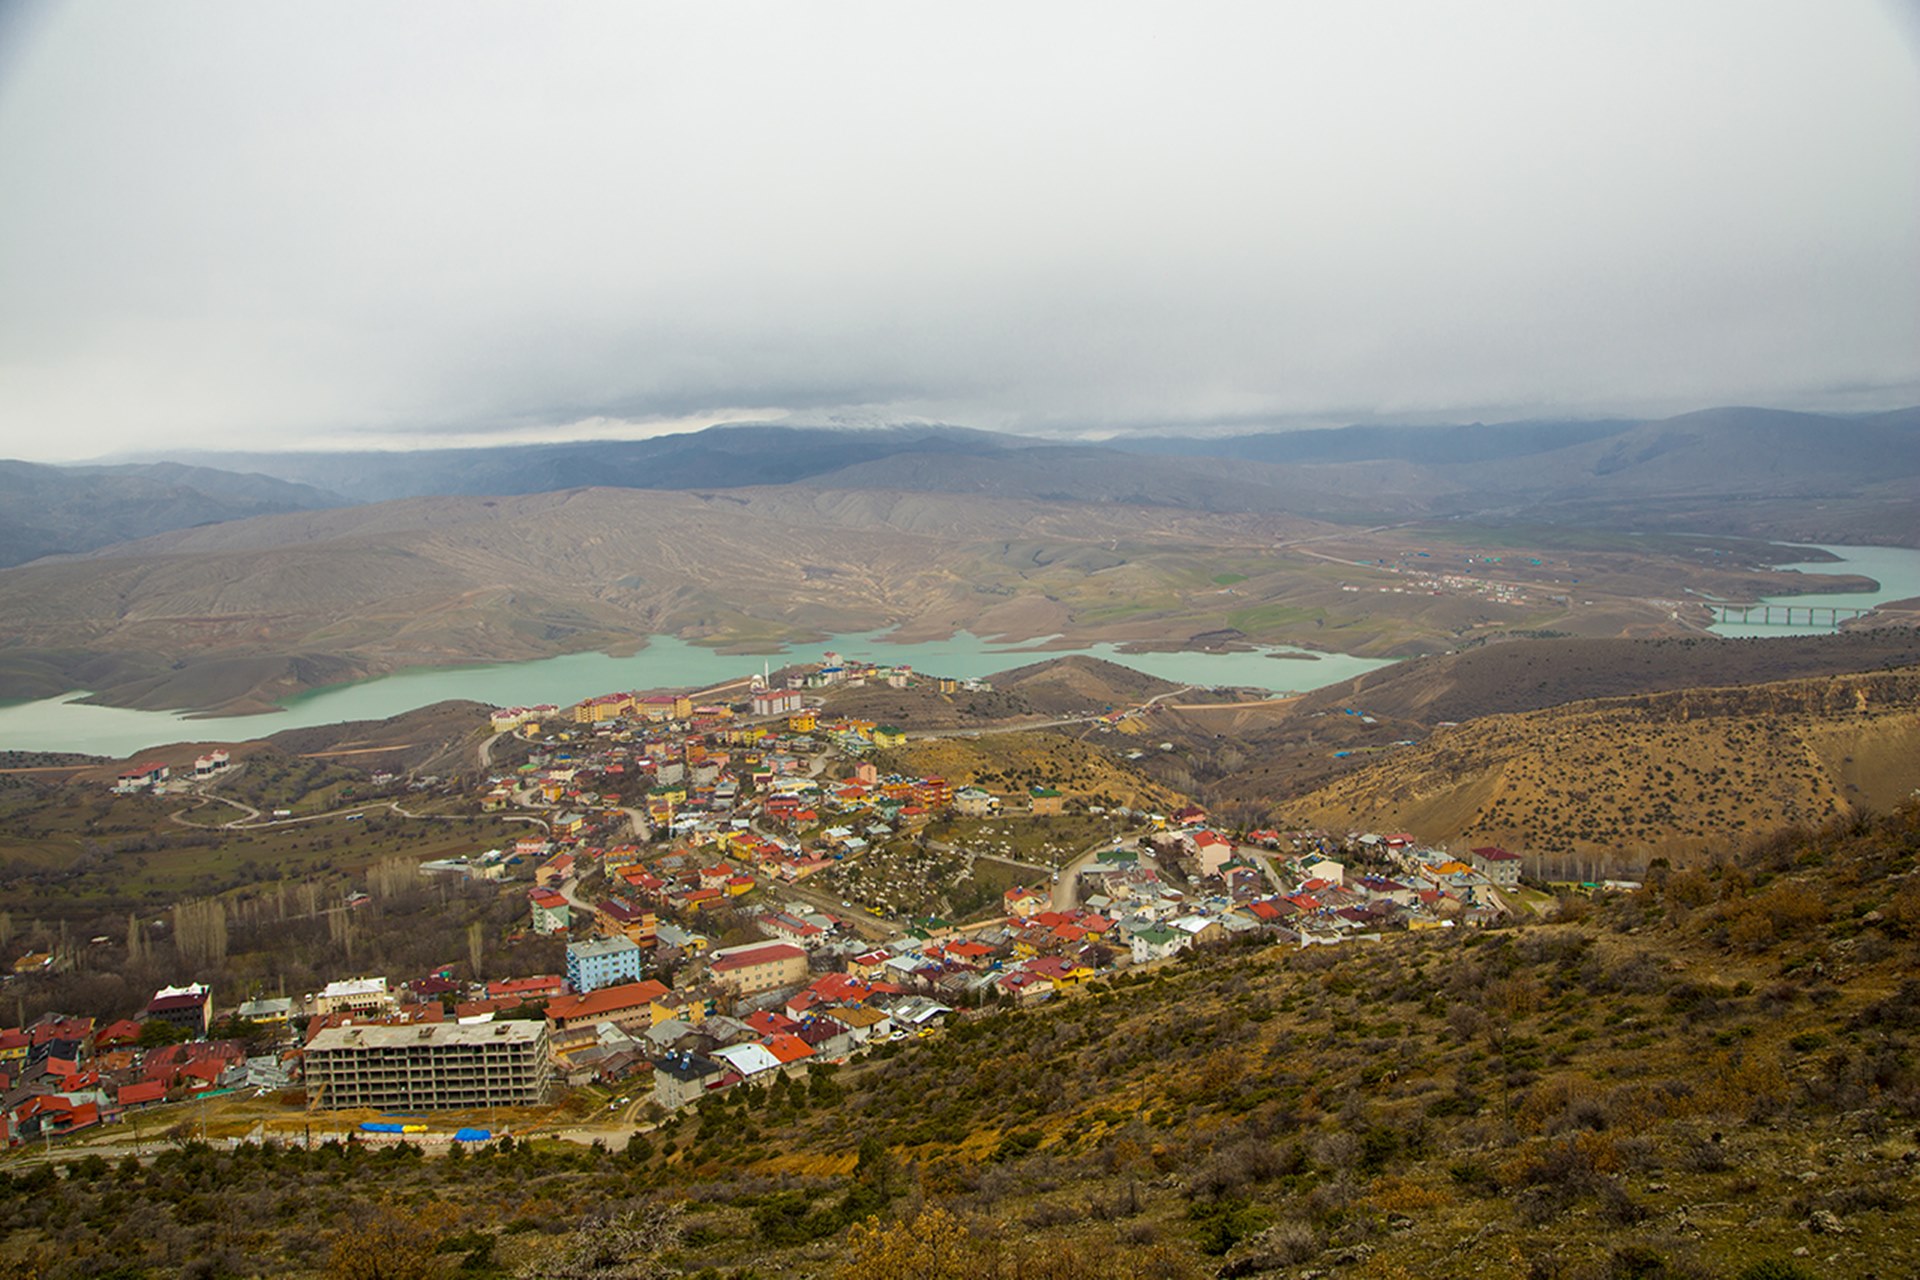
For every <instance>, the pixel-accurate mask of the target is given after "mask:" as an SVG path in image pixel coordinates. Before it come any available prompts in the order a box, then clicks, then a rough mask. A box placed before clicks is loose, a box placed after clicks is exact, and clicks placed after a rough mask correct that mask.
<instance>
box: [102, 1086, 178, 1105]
mask: <svg viewBox="0 0 1920 1280" xmlns="http://www.w3.org/2000/svg"><path fill="white" fill-rule="evenodd" d="M114 1097H115V1100H116V1101H117V1102H119V1104H120V1105H121V1106H123V1107H137V1106H140V1105H142V1104H144V1103H148V1102H165V1101H166V1099H167V1086H166V1082H165V1081H162V1080H142V1081H141V1082H140V1083H138V1084H123V1085H121V1086H120V1091H119V1093H117V1094H116V1095H114Z"/></svg>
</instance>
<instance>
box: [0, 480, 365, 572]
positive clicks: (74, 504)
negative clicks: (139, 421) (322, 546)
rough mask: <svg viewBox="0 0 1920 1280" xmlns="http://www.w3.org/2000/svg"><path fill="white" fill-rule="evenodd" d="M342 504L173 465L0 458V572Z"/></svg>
mask: <svg viewBox="0 0 1920 1280" xmlns="http://www.w3.org/2000/svg"><path fill="white" fill-rule="evenodd" d="M344 505H346V500H345V499H343V498H340V497H338V496H337V495H335V494H331V493H324V492H322V491H320V490H318V489H315V488H313V487H311V486H309V485H305V484H298V483H290V482H288V481H286V480H279V479H275V478H273V477H272V476H266V475H258V474H239V473H236V472H233V471H223V470H218V469H216V468H213V467H189V466H183V465H181V464H180V463H177V462H153V463H130V464H123V465H119V466H103V467H48V466H41V465H39V464H37V463H32V462H8V461H0V567H3V566H6V565H13V564H23V563H25V562H26V561H28V560H34V559H38V558H39V557H41V556H49V555H59V554H63V553H71V552H77V551H91V550H93V549H94V548H95V547H104V546H108V545H110V544H112V543H116V542H126V541H128V540H130V539H134V538H145V537H149V536H151V535H153V534H156V533H166V532H168V531H169V530H173V529H185V528H191V527H192V526H194V525H201V524H212V523H216V522H219V521H225V520H243V519H245V518H247V517H248V516H263V515H276V514H280V513H282V512H288V511H311V510H317V509H320V508H323V507H337V506H344Z"/></svg>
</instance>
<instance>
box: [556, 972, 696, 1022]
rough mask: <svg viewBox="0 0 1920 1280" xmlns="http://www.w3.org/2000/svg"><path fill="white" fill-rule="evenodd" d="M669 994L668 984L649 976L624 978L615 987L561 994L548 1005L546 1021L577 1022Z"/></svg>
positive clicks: (620, 1010)
mask: <svg viewBox="0 0 1920 1280" xmlns="http://www.w3.org/2000/svg"><path fill="white" fill-rule="evenodd" d="M669 994H671V988H669V987H667V986H666V985H665V984H664V983H660V982H655V981H653V980H652V979H648V980H647V981H645V982H623V983H621V984H620V985H619V986H617V987H602V988H600V990H598V991H589V992H588V993H587V994H586V995H583V996H561V997H560V998H559V999H558V1000H555V1001H553V1002H552V1003H550V1004H548V1005H547V1021H548V1022H552V1023H556V1024H557V1023H562V1022H578V1021H580V1020H582V1019H585V1018H598V1017H602V1016H604V1015H607V1014H613V1013H622V1012H625V1011H626V1010H628V1009H633V1008H636V1007H638V1006H640V1005H643V1004H651V1003H652V1002H653V1001H655V1000H658V999H660V997H662V996H665V995H669Z"/></svg>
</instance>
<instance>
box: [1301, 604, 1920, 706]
mask: <svg viewBox="0 0 1920 1280" xmlns="http://www.w3.org/2000/svg"><path fill="white" fill-rule="evenodd" d="M1915 664H1920V630H1916V629H1914V628H1912V627H1880V628H1875V629H1873V630H1863V631H1848V632H1841V633H1838V634H1835V635H1826V636H1781V637H1768V638H1766V639H1751V640H1729V639H1722V638H1719V637H1716V636H1682V637H1667V638H1655V639H1633V638H1613V639H1584V638H1559V639H1545V640H1532V639H1523V640H1510V641H1503V642H1502V643H1499V644H1490V645H1483V646H1480V647H1476V648H1472V649H1467V650H1464V651H1462V652H1460V653H1450V654H1444V655H1436V656H1433V657H1426V658H1415V659H1411V660H1409V661H1407V662H1402V663H1396V664H1395V665H1394V666H1391V667H1387V668H1384V669H1382V670H1379V671H1372V672H1369V673H1367V674H1366V675H1363V676H1359V677H1357V678H1356V679H1354V680H1351V681H1349V682H1347V683H1345V684H1341V685H1335V686H1333V687H1332V688H1328V689H1321V690H1318V691H1317V692H1314V693H1310V694H1308V695H1307V696H1306V697H1304V698H1302V699H1301V701H1300V703H1299V708H1298V710H1299V711H1300V712H1301V713H1302V714H1311V713H1312V712H1315V711H1326V710H1334V709H1338V708H1340V707H1343V706H1358V707H1361V708H1363V709H1364V710H1366V711H1367V712H1369V713H1371V714H1373V715H1377V716H1391V717H1394V718H1397V719H1403V720H1414V721H1420V722H1423V723H1427V724H1433V723H1437V722H1440V721H1446V720H1472V719H1476V718H1478V717H1480V716H1486V715H1498V714H1507V713H1512V712H1519V711H1536V710H1539V709H1541V708H1543V707H1552V706H1558V705H1560V704H1562V703H1567V702H1574V701H1578V700H1581V699H1586V698H1609V697H1618V696H1621V695H1624V694H1631V693H1658V692H1661V691H1664V690H1671V689H1691V688H1696V687H1698V686H1701V685H1742V684H1762V683H1766V682H1768V681H1773V680H1789V679H1793V678H1795V677H1800V676H1816V675H1840V674H1845V673H1850V672H1857V671H1874V670H1883V669H1887V668H1892V667H1907V666H1913V665H1915Z"/></svg>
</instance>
